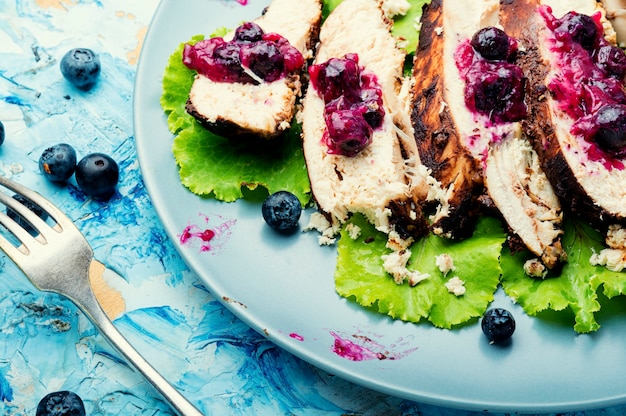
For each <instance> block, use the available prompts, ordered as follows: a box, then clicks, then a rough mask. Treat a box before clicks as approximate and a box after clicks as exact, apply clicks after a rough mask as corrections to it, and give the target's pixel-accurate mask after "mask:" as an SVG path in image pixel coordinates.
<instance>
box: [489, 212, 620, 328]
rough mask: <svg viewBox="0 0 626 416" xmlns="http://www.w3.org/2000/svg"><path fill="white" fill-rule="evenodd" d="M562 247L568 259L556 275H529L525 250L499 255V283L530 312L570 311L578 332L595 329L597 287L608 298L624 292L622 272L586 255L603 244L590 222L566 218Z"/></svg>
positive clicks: (597, 326) (596, 326) (597, 300)
mask: <svg viewBox="0 0 626 416" xmlns="http://www.w3.org/2000/svg"><path fill="white" fill-rule="evenodd" d="M562 243H563V248H564V249H565V251H566V252H567V255H568V261H567V263H566V264H565V265H564V266H563V270H562V272H561V273H560V275H559V276H557V277H548V278H546V279H543V280H542V279H532V278H529V277H528V276H527V275H526V274H525V273H524V271H523V265H524V262H525V261H526V260H527V259H529V258H530V257H531V256H530V255H529V254H528V253H518V254H516V255H511V254H510V253H508V252H504V253H503V255H502V260H501V263H502V269H503V272H504V274H503V277H502V286H503V289H504V291H505V293H506V294H507V295H509V296H510V297H511V298H512V299H513V300H514V301H516V302H517V303H519V304H520V305H521V306H522V308H523V309H524V311H525V312H526V313H528V314H529V315H537V314H539V313H541V312H543V311H547V310H553V311H570V312H571V313H572V314H573V317H574V330H575V331H576V332H579V333H588V332H593V331H597V330H598V329H599V328H600V324H599V323H598V322H597V321H596V319H595V314H596V313H597V312H598V311H599V310H600V308H601V306H602V305H601V303H600V300H599V297H598V289H599V287H600V286H601V285H602V286H603V293H604V295H606V297H607V298H612V297H614V296H617V295H621V294H624V290H625V285H626V279H625V277H626V276H625V274H624V273H618V272H612V271H610V270H608V269H606V268H605V267H602V266H593V265H591V263H590V262H589V258H590V257H591V255H592V254H593V253H594V252H599V251H600V250H602V248H604V247H603V244H602V243H603V237H602V235H601V234H600V233H598V232H597V231H595V230H594V229H593V228H591V227H590V226H589V225H587V224H584V223H583V222H581V221H579V220H575V219H569V218H566V220H565V224H564V236H563V241H562Z"/></svg>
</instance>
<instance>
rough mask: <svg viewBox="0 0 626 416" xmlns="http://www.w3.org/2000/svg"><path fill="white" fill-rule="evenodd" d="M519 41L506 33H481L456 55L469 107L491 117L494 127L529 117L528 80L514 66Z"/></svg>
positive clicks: (491, 28) (481, 31)
mask: <svg viewBox="0 0 626 416" xmlns="http://www.w3.org/2000/svg"><path fill="white" fill-rule="evenodd" d="M516 53H517V41H516V40H515V39H513V38H511V37H509V36H508V35H507V34H506V33H504V32H503V31H502V30H500V29H497V28H494V27H487V28H483V29H480V30H479V31H478V32H476V33H475V34H474V36H473V37H472V39H467V40H465V41H464V42H461V44H460V45H459V46H458V48H457V50H456V51H455V55H454V58H455V62H456V66H457V68H458V70H459V72H460V75H461V78H462V79H463V81H464V83H465V93H464V94H465V97H464V99H465V105H466V106H467V108H468V109H469V110H470V111H472V112H473V113H475V114H480V115H483V116H486V117H488V119H489V122H490V124H501V123H507V122H515V121H519V120H521V119H523V118H524V117H526V114H527V108H526V104H525V102H524V98H525V85H526V78H525V77H524V73H523V72H522V69H521V68H520V67H519V66H517V65H515V64H514V63H512V62H510V61H511V60H512V59H513V58H514V57H515V55H516Z"/></svg>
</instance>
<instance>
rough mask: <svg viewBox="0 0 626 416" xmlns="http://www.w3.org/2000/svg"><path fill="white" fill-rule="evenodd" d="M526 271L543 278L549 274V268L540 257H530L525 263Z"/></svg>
mask: <svg viewBox="0 0 626 416" xmlns="http://www.w3.org/2000/svg"><path fill="white" fill-rule="evenodd" d="M524 273H526V275H527V276H530V277H538V278H541V279H543V278H544V277H546V275H547V274H548V269H547V268H546V266H545V265H544V264H543V263H542V262H541V261H540V260H539V259H530V260H528V261H526V263H524Z"/></svg>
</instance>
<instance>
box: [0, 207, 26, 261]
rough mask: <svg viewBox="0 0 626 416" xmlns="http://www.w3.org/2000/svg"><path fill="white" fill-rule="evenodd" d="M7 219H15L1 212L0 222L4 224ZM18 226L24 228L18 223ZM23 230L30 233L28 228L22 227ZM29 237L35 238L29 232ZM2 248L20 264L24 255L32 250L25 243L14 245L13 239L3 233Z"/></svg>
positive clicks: (0, 245) (1, 238)
mask: <svg viewBox="0 0 626 416" xmlns="http://www.w3.org/2000/svg"><path fill="white" fill-rule="evenodd" d="M3 217H4V218H3ZM5 220H8V221H13V220H12V219H11V218H9V217H8V216H7V215H6V214H4V213H0V223H2V225H4V224H5ZM16 226H17V227H18V228H22V227H20V226H19V225H18V224H16ZM22 231H23V232H24V233H26V234H28V232H26V230H24V229H22ZM16 237H17V236H16ZM28 237H30V238H33V237H31V236H30V235H29V234H28ZM18 239H19V237H18ZM0 249H2V251H4V252H5V253H6V254H7V255H8V256H9V257H10V258H11V259H12V260H13V262H15V263H16V264H18V265H19V264H21V262H22V260H23V259H24V257H25V256H28V254H29V252H30V251H29V250H28V248H27V247H26V246H25V245H24V244H22V245H21V246H19V247H18V246H16V245H14V244H13V243H12V242H11V241H9V239H8V238H6V237H5V236H3V235H1V234H0Z"/></svg>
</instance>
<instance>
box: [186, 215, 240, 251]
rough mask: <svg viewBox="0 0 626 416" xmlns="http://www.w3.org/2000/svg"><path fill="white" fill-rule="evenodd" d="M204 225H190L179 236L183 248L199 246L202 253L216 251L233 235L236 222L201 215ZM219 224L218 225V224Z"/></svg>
mask: <svg viewBox="0 0 626 416" xmlns="http://www.w3.org/2000/svg"><path fill="white" fill-rule="evenodd" d="M199 216H200V217H201V218H202V219H203V223H202V224H190V225H188V226H186V227H185V228H184V229H183V231H182V232H181V233H180V234H179V235H178V241H179V242H180V244H181V245H183V246H198V247H199V250H200V252H208V251H215V250H216V249H220V248H222V247H223V246H224V244H225V243H226V241H227V240H228V239H229V237H230V236H231V234H232V228H233V227H234V226H235V224H236V222H237V221H236V220H227V219H224V218H221V217H220V216H215V217H212V218H209V217H208V216H206V215H203V214H199ZM216 222H217V223H216Z"/></svg>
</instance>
